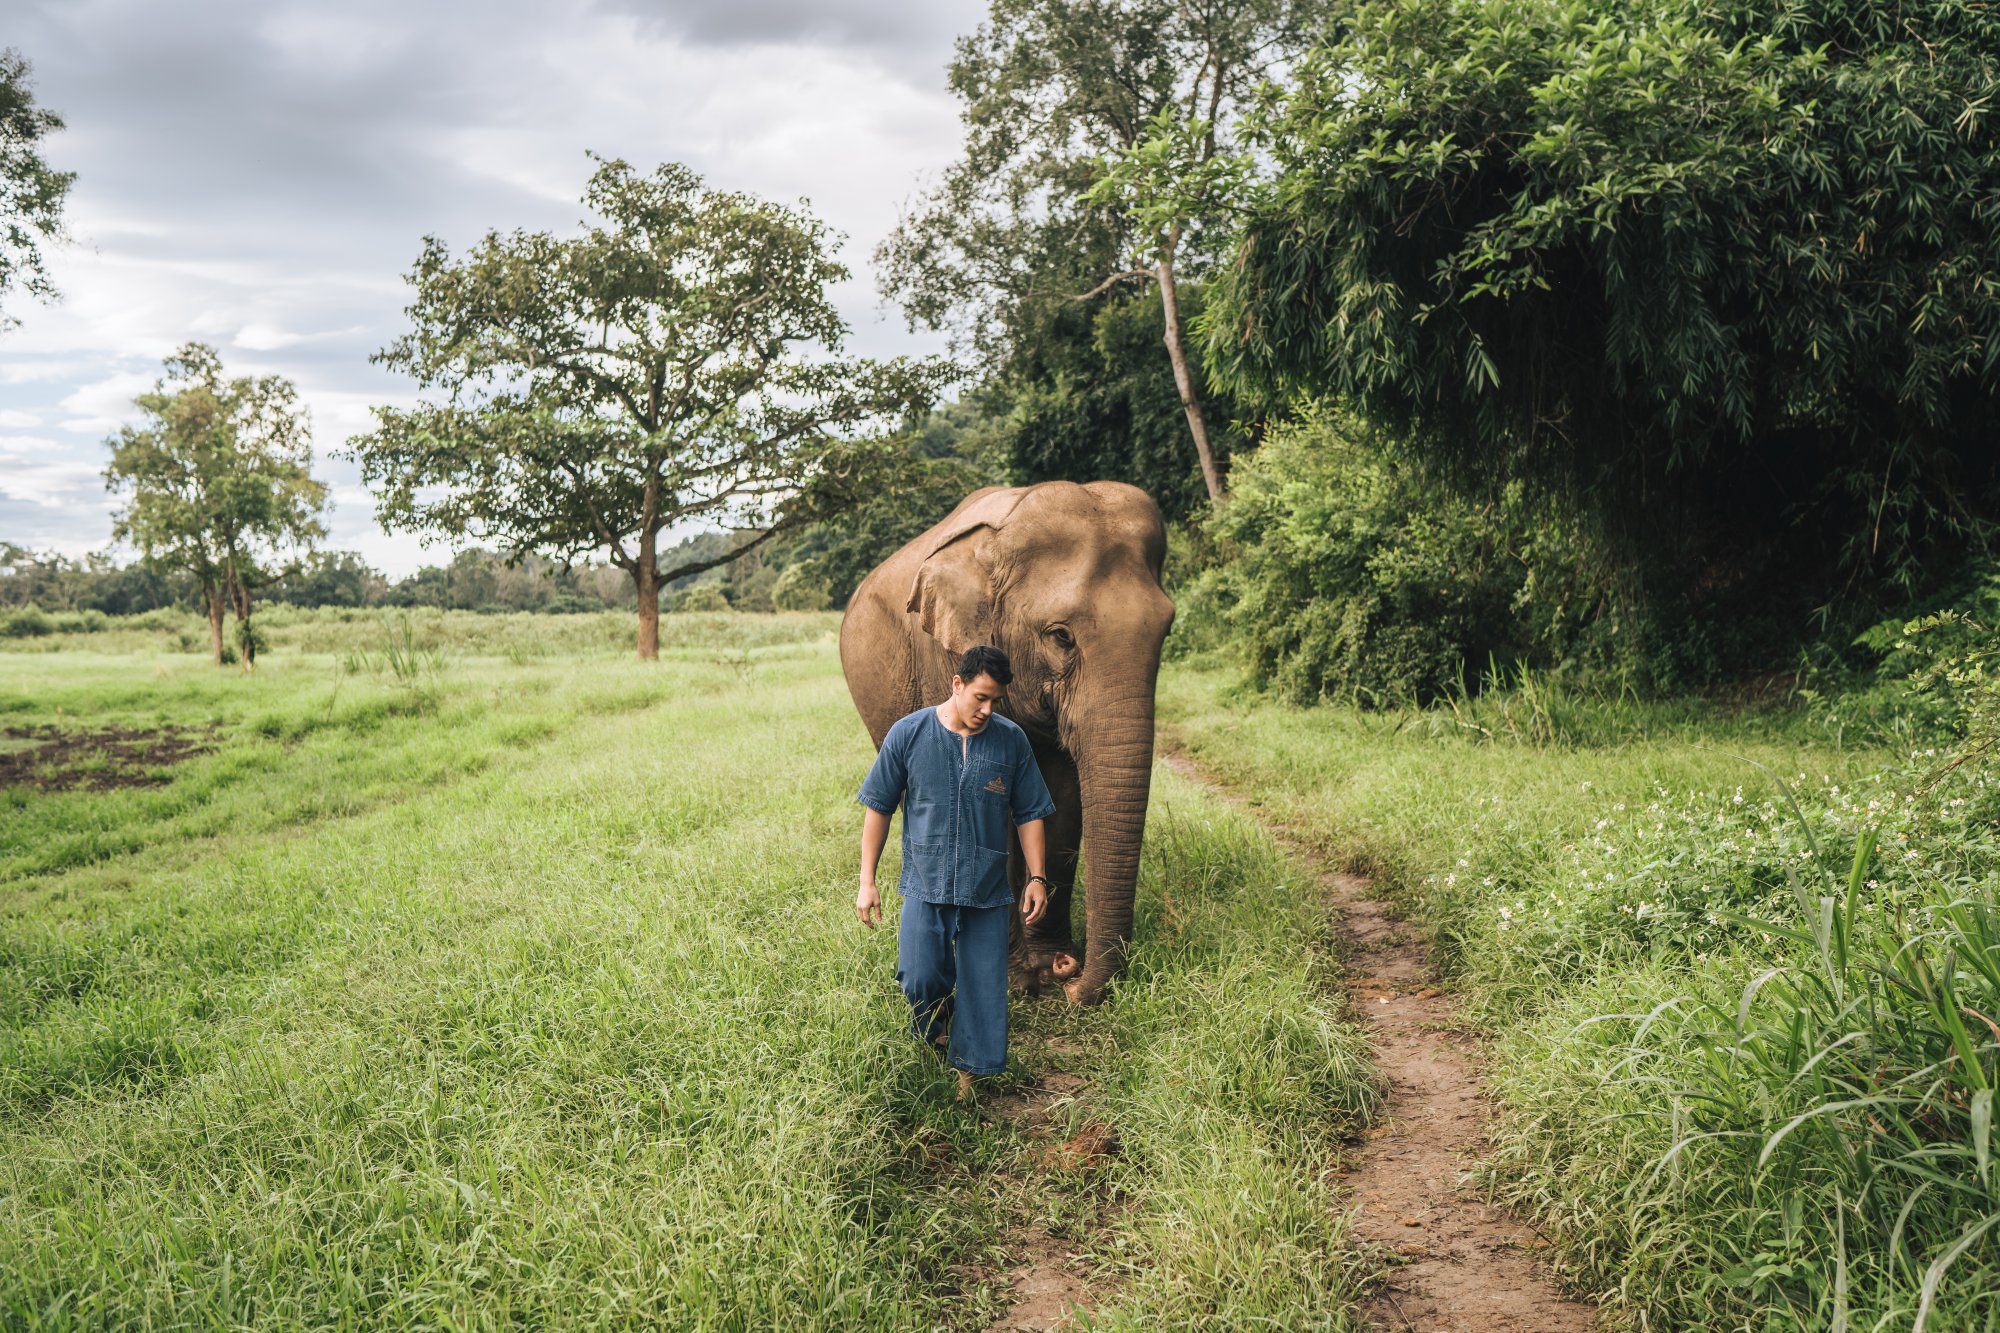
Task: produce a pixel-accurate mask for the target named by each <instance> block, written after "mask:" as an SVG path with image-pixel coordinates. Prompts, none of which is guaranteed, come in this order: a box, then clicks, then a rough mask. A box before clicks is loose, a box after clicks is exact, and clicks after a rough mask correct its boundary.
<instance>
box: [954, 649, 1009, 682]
mask: <svg viewBox="0 0 2000 1333" xmlns="http://www.w3.org/2000/svg"><path fill="white" fill-rule="evenodd" d="M981 676H991V677H993V680H994V683H995V684H999V685H1005V684H1007V683H1008V682H1009V681H1011V680H1013V679H1014V668H1013V667H1011V666H1009V665H1008V664H1007V654H1005V653H1003V652H1001V651H1000V650H999V649H998V648H995V647H994V646H993V645H992V644H990V643H982V644H979V645H977V646H976V647H972V648H967V649H966V650H965V656H963V657H961V658H959V659H958V678H959V679H960V680H962V681H964V682H965V683H966V684H968V685H970V684H971V683H972V682H973V681H975V680H978V679H979V678H980V677H981Z"/></svg>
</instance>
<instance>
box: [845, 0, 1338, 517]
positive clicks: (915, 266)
mask: <svg viewBox="0 0 2000 1333" xmlns="http://www.w3.org/2000/svg"><path fill="white" fill-rule="evenodd" d="M1325 8H1326V5H1325V4H1323V3H1312V2H1311V0H994V4H993V8H992V13H991V18H990V20H989V22H988V23H986V24H985V25H983V26H982V27H981V28H980V29H979V31H978V32H977V33H975V34H973V35H972V36H970V37H966V38H962V39H960V41H959V43H958V51H957V56H956V58H955V59H954V60H953V62H952V65H951V71H950V81H951V87H952V90H953V91H954V92H955V93H957V94H958V96H959V97H960V98H961V99H962V100H963V102H964V103H965V110H964V113H963V115H964V120H965V125H966V147H965V155H964V157H963V158H961V159H960V160H959V161H958V162H956V163H954V164H953V165H952V166H951V167H950V168H949V169H947V171H946V172H945V174H944V177H943V179H942V180H941V182H940V183H939V185H938V186H937V188H936V189H934V190H933V191H931V193H930V194H929V195H928V196H926V197H925V198H924V199H923V200H922V201H921V202H920V204H919V206H918V207H917V209H916V210H915V211H914V212H912V213H911V214H909V215H908V216H906V217H905V218H904V219H903V220H902V222H901V224H900V225H899V226H898V228H897V230H896V231H895V233H894V234H893V235H891V236H890V238H889V239H888V240H887V241H885V242H884V243H883V245H882V248H881V250H880V251H879V253H878V259H879V261H880V263H881V266H882V270H883V275H884V276H883V284H884V288H885V290H886V291H887V292H888V294H889V295H890V296H891V297H893V298H894V299H896V300H898V301H899V302H901V304H902V305H903V307H904V310H905V311H906V313H907V314H908V316H909V318H910V320H911V322H912V324H913V325H924V326H928V327H931V328H949V329H951V330H953V333H954V337H955V338H956V339H957V341H958V344H959V345H960V346H961V347H967V348H971V349H974V350H976V351H977V352H979V353H980V354H981V355H982V357H983V359H984V361H985V363H986V368H987V370H988V373H989V375H995V376H1004V375H1005V374H1006V372H1007V371H1008V370H1009V369H1010V368H1016V367H1015V363H1016V361H1017V359H1018V358H1020V357H1022V356H1025V355H1029V354H1031V352H1032V349H1033V347H1034V346H1035V344H1036V342H1037V341H1038V339H1037V335H1038V333H1039V332H1040V331H1041V330H1042V328H1044V327H1045V326H1046V325H1047V324H1049V323H1050V322H1051V321H1055V320H1059V319H1060V318H1061V317H1062V313H1063V311H1064V308H1065V307H1066V306H1069V305H1071V304H1073V303H1075V302H1078V301H1089V300H1094V299H1097V298H1100V297H1103V296H1106V295H1107V294H1111V293H1116V292H1129V291H1130V290H1132V289H1133V285H1134V284H1143V283H1146V282H1152V283H1154V284H1156V285H1157V287H1158V290H1159V293H1160V297H1161V300H1160V303H1159V307H1158V308H1159V311H1160V314H1161V320H1162V323H1161V339H1162V341H1163V343H1164V344H1165V347H1166V351H1167V356H1168V360H1169V363H1170V364H1171V367H1172V370H1173V375H1174V381H1175V384H1176V387H1177V390H1178V394H1179V398H1180V403H1181V407H1182V411H1183V414H1184V415H1185V417H1186V421H1187V429H1188V434H1189V437H1190V438H1191V440H1192V441H1193V444H1194V448H1195V454H1196V457H1197V459H1198V461H1199V464H1200V467H1201V472H1202V477H1203V481H1204V484H1205V487H1206V489H1207V492H1208V495H1209V497H1210V498H1211V499H1214V498H1219V497H1220V495H1221V494H1222V485H1223V483H1222V475H1221V469H1220V466H1219V464H1218V461H1217V458H1216V451H1215V449H1214V448H1213V446H1212V444H1211V442H1210V438H1209V436H1210V431H1209V426H1208V422H1207V415H1206V412H1205V411H1204V408H1203V404H1202V391H1201V386H1200V384H1198V382H1197V376H1198V372H1197V370H1196V368H1194V367H1192V366H1191V365H1190V363H1189V360H1188V358H1187V355H1186V353H1185V350H1184V339H1183V332H1182V318H1181V309H1180V306H1181V291H1182V285H1183V284H1184V282H1185V281H1186V280H1187V278H1188V276H1189V275H1190V273H1192V274H1193V275H1194V276H1197V277H1198V276H1199V275H1200V274H1201V273H1202V272H1203V271H1204V269H1205V267H1206V263H1207V261H1208V259H1209V257H1210V256H1211V254H1212V253H1213V250H1212V246H1211V245H1210V244H1209V239H1208V229H1207V227H1206V226H1205V217H1204V215H1203V214H1202V213H1200V212H1199V211H1193V210H1188V209H1183V210H1182V211H1181V212H1179V213H1178V214H1176V215H1175V216H1172V217H1167V216H1164V215H1163V214H1162V212H1161V211H1160V209H1159V204H1160V202H1161V201H1162V199H1163V197H1164V196H1163V195H1161V194H1160V193H1159V192H1156V191H1155V192H1147V191H1144V190H1142V189H1141V188H1140V186H1141V183H1142V182H1141V180H1140V179H1139V177H1138V176H1137V175H1136V174H1135V173H1133V172H1129V171H1128V172H1127V173H1125V174H1124V176H1123V177H1122V178H1121V179H1120V180H1118V181H1117V182H1114V186H1115V188H1106V189H1099V190H1094V189H1093V187H1095V186H1098V185H1100V184H1101V183H1103V182H1104V181H1105V180H1106V177H1107V175H1108V174H1112V169H1111V167H1109V166H1108V165H1107V163H1109V162H1126V161H1128V160H1134V158H1135V155H1136V160H1140V161H1146V160H1150V159H1148V157H1147V150H1148V145H1154V144H1160V145H1166V146H1167V147H1168V148H1169V149H1171V150H1172V151H1174V152H1177V153H1184V154H1186V155H1188V156H1189V157H1190V158H1191V161H1192V164H1193V165H1194V166H1195V167H1196V168H1197V169H1198V170H1197V173H1196V174H1197V175H1199V174H1200V173H1202V172H1205V171H1207V169H1208V168H1209V166H1210V164H1211V163H1215V164H1218V165H1225V164H1227V163H1228V161H1229V159H1228V154H1227V151H1226V150H1227V149H1228V147H1229V143H1230V136H1229V127H1230V125H1231V123H1232V122H1233V120H1234V118H1235V116H1236V115H1237V114H1238V113H1239V112H1240V110H1241V109H1242V107H1243V106H1244V105H1245V103H1246V101H1247V99H1248V98H1249V96H1250V94H1251V93H1252V91H1253V90H1254V89H1255V87H1256V86H1257V84H1258V83H1259V82H1260V81H1261V80H1262V79H1264V78H1265V77H1266V76H1267V74H1268V73H1270V72H1271V71H1272V70H1273V69H1274V68H1276V67H1277V65H1278V64H1279V63H1281V62H1283V61H1285V60H1287V59H1289V58H1291V57H1293V56H1296V55H1297V54H1298V53H1299V52H1300V51H1302V50H1303V49H1304V47H1305V46H1306V44H1307V42H1308V41H1309V40H1310V39H1311V37H1312V35H1313V31H1314V29H1315V27H1316V19H1317V16H1318V15H1319V13H1320V12H1321V11H1323V10H1324V9H1325ZM1157 151H1158V150H1157V149H1156V150H1154V155H1155V156H1157ZM1179 198H1180V200H1181V202H1182V203H1187V202H1189V196H1188V195H1187V194H1186V193H1185V192H1183V193H1182V194H1181V195H1180V196H1179ZM1142 205H1143V206H1142Z"/></svg>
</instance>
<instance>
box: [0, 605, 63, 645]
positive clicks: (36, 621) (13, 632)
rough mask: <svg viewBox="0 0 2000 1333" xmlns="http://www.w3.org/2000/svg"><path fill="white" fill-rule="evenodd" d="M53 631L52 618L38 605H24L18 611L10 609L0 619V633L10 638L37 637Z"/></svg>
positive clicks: (53, 622)
mask: <svg viewBox="0 0 2000 1333" xmlns="http://www.w3.org/2000/svg"><path fill="white" fill-rule="evenodd" d="M55 632H56V622H55V620H54V618H53V617H51V616H50V615H49V613H48V612H46V611H44V610H42V608H40V607H39V606H24V607H22V608H21V609H20V610H18V611H10V612H9V613H8V614H7V616H6V618H5V619H4V620H0V634H4V635H6V636H7V637H8V638H10V639H38V638H40V637H42V636H43V635H44V634H53V633H55Z"/></svg>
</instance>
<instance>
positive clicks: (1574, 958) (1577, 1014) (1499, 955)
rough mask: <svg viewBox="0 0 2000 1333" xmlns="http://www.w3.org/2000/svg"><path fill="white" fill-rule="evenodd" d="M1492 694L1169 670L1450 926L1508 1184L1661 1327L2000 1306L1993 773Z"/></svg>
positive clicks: (1212, 740) (1324, 830) (1584, 1272)
mask: <svg viewBox="0 0 2000 1333" xmlns="http://www.w3.org/2000/svg"><path fill="white" fill-rule="evenodd" d="M1480 706H1481V707H1482V708H1485V709H1488V710H1491V711H1487V712H1485V713H1482V714H1478V715H1474V716H1472V717H1468V718H1467V719H1466V720H1475V717H1476V720H1477V721H1478V722H1479V723H1480V726H1478V727H1462V726H1458V725H1455V723H1456V721H1457V719H1454V718H1451V717H1449V709H1446V710H1445V714H1446V716H1443V717H1440V716H1438V715H1436V714H1433V715H1431V716H1429V717H1427V718H1424V719H1419V720H1418V722H1419V725H1414V726H1413V725H1412V724H1411V719H1410V718H1407V717H1406V718H1403V719H1383V718H1378V717H1369V716H1366V715H1359V714H1355V713H1353V712H1351V711H1348V710H1343V709H1330V708H1329V709H1318V710H1303V711H1302V710H1297V709H1290V708H1284V707H1279V706H1274V705H1273V704H1271V703H1269V702H1268V701H1266V700H1263V699H1261V698H1259V697H1258V696H1255V695H1250V694H1245V693H1242V692H1240V691H1237V690H1235V689H1234V688H1233V687H1232V686H1231V684H1230V680H1229V678H1228V677H1227V676H1225V675H1221V674H1216V673H1206V672H1186V673H1182V674H1179V675H1177V676H1175V677H1172V678H1170V679H1169V681H1168V682H1167V686H1166V711H1167V714H1168V717H1169V719H1170V721H1171V724H1172V725H1173V726H1174V727H1175V729H1176V730H1177V731H1178V732H1179V733H1180V735H1181V736H1182V738H1183V740H1184V742H1185V743H1186V744H1188V745H1189V746H1190V748H1192V749H1193V750H1194V751H1195V752H1196V753H1197V755H1199V756H1200V757H1201V758H1202V760H1203V761H1204V762H1205V763H1207V764H1210V765H1211V766H1214V767H1216V768H1218V769H1220V770H1221V771H1223V772H1224V773H1225V774H1227V775H1228V776H1229V777H1230V778H1231V779H1232V780H1233V781H1236V782H1238V783H1240V784H1242V785H1243V786H1245V787H1246V788H1249V789H1252V790H1256V791H1258V792H1259V793H1260V794H1261V796H1262V798H1263V800H1264V801H1265V802H1266V804H1267V805H1268V806H1269V807H1270V808H1271V809H1272V811H1273V813H1274V814H1276V815H1277V816H1278V817H1279V818H1281V819H1283V820H1285V821H1286V822H1287V823H1289V824H1291V825H1292V826H1293V827H1294V828H1296V829H1298V830H1299V831H1300V833H1301V834H1302V835H1303V836H1305V837H1307V838H1308V839H1309V840H1311V841H1313V842H1314V843H1316V844H1317V845H1319V846H1320V847H1321V848H1322V849H1324V850H1325V851H1326V852H1327V853H1328V854H1329V855H1331V856H1332V857H1333V858H1334V859H1336V860H1337V861H1341V862H1345V863H1346V864H1347V865H1349V866H1350V867H1351V868H1355V869H1360V870H1366V871H1370V872H1373V873H1375V874H1376V875H1377V876H1378V881H1379V882H1380V883H1381V884H1382V885H1383V886H1384V888H1385V889H1387V890H1388V891H1389V892H1390V893H1391V894H1392V895H1394V896H1396V897H1397V898H1399V899H1400V900H1401V901H1402V902H1403V903H1404V904H1405V905H1406V906H1407V907H1409V908H1410V909H1411V910H1412V911H1413V912H1414V913H1415V914H1416V915H1417V917H1418V920H1419V922H1420V923H1421V924H1422V925H1423V927H1424V928H1425V929H1427V930H1428V931H1430V932H1431V933H1432V934H1433V936H1434V938H1435V939H1436V940H1437V941H1438V942H1439V944H1440V945H1441V946H1442V949H1441V951H1440V954H1439V956H1440V957H1441V959H1442V961H1443V962H1444V964H1445V966H1446V967H1447V969H1448V970H1450V971H1451V972H1452V973H1453V974H1454V975H1455V976H1457V977H1458V979H1459V980H1460V981H1461V983H1462V984H1464V985H1465V986H1466V987H1467V988H1468V990H1469V993H1470V995H1471V997H1472V998H1473V1000H1474V1002H1475V1006H1476V1010H1475V1011H1476V1013H1477V1014H1478V1015H1479V1016H1480V1018H1481V1019H1482V1021H1483V1022H1484V1023H1485V1024H1486V1025H1487V1026H1488V1027H1489V1030H1490V1031H1491V1032H1492V1034H1493V1035H1494V1037H1495V1039H1496V1046H1495V1055H1494V1059H1493V1060H1492V1062H1491V1066H1490V1074H1491V1078H1492V1081H1493V1084H1494V1087H1495V1090H1496V1092H1497V1093H1498V1094H1499V1096H1500V1099H1501V1102H1502V1106H1503V1111H1504V1113H1503V1115H1502V1116H1501V1118H1500V1120H1499V1122H1498V1124H1497V1125H1496V1127H1495V1131H1494V1139H1495V1144H1496V1154H1495V1158H1494V1162H1493V1167H1492V1171H1491V1180H1492V1183H1493V1185H1494V1187H1495V1188H1496V1190H1498V1191H1499V1192H1500V1193H1501V1194H1502V1195H1503V1196H1504V1197H1506V1198H1507V1199H1509V1200H1510V1201H1511V1202H1513V1203H1515V1204H1516V1205H1517V1206H1520V1207H1522V1208H1523V1209H1524V1210H1526V1211H1528V1212H1530V1213H1532V1214H1534V1215H1536V1216H1538V1217H1539V1218H1541V1219H1542V1220H1543V1221H1544V1222H1545V1223H1546V1224H1547V1226H1548V1228H1549V1229H1550V1231H1551V1233H1552V1234H1553V1235H1554V1237H1555V1238H1556V1239H1557V1241H1558V1247H1557V1251H1556V1255H1557V1258H1558V1259H1559V1261H1560V1262H1561V1264H1562V1265H1563V1266H1564V1267H1565V1268H1566V1270H1567V1272H1568V1273H1569V1274H1570V1276H1571V1277H1572V1279H1573V1280H1574V1281H1575V1282H1576V1283H1577V1285H1578V1286H1579V1287H1581V1288H1582V1289H1584V1290H1586V1291H1588V1292H1590V1293H1591V1294H1594V1295H1597V1296H1599V1297H1601V1298H1602V1299H1604V1300H1605V1301H1606V1302H1607V1303H1608V1304H1609V1305H1610V1306H1612V1307H1613V1308H1615V1309H1616V1310H1618V1311H1620V1312H1621V1313H1622V1314H1623V1315H1624V1316H1626V1317H1628V1318H1630V1319H1631V1320H1632V1321H1633V1322H1635V1323H1636V1324H1638V1325H1639V1326H1640V1327H1642V1328H1646V1329H1649V1330H1650V1329H1661V1330H1665V1329H1690V1328H1717V1329H1737V1328H1755V1329H1765V1328H1770V1329H1778V1328H1786V1329H1790V1328H1853V1329H1863V1328H1868V1329H1873V1328H1892V1327H1903V1328H1907V1327H1911V1326H1912V1325H1914V1324H1915V1323H1916V1322H1917V1321H1918V1320H1920V1319H1921V1320H1923V1321H1924V1323H1925V1325H1926V1327H1928V1328H1931V1329H1940V1328H1952V1329H1958V1328H1981V1327H1988V1326H1990V1325H1992V1324H1995V1323H2000V1302H1997V1301H1996V1293H2000V1271H1996V1270H2000V1225H1996V1221H1997V1220H2000V1193H1996V1188H1995V1187H1996V1163H1995V1161H1994V1158H1995V1153H1996V1145H1995V1143H1994V1141H1993V1138H1992V1129H1993V1123H1992V1122H1993V1105H1992V1104H1993V1091H1994V1090H1995V1088H1996V1086H2000V781H1996V779H1995V777H1994V775H1993V774H1992V772H1991V771H1990V770H1988V771H1983V772H1969V771H1966V770H1965V769H1959V770H1955V771H1953V772H1951V773H1949V774H1946V775H1945V776H1944V777H1943V779H1942V780H1939V779H1938V778H1937V777H1936V772H1935V771H1936V769H1937V767H1938V765H1937V758H1936V755H1935V752H1929V753H1926V752H1923V751H1917V752H1907V751H1906V752H1904V753H1901V754H1898V753H1894V752H1891V751H1887V750H1884V749H1882V748H1880V747H1878V746H1875V745H1868V746H1860V747H1853V748H1847V747H1836V746H1835V745H1833V744H1831V743H1830V742H1831V741H1832V740H1833V739H1834V738H1835V732H1833V731H1830V730H1828V729H1826V728H1823V727H1821V726H1820V725H1819V723H1818V716H1819V715H1818V714H1816V713H1815V712H1812V711H1806V710H1801V711H1799V712H1797V713H1793V714H1790V715H1788V716H1779V717H1759V716H1755V715H1749V716H1744V715H1739V714H1737V713H1735V712H1733V711H1730V710H1724V709H1718V708H1714V707H1710V706H1700V705H1692V704H1683V705H1679V706H1676V707H1675V708H1673V709H1669V710H1655V709H1652V708H1651V707H1650V706H1642V705H1636V704H1633V703H1630V702H1622V703H1620V702H1612V703H1609V704H1606V705H1604V706H1603V707H1604V711H1601V712H1600V713H1598V714H1597V715H1596V716H1595V717H1594V718H1586V719H1584V720H1582V721H1574V720H1572V721H1567V722H1565V721H1563V720H1561V715H1560V714H1558V713H1554V712H1550V713H1549V716H1550V717H1551V718H1554V719H1556V724H1555V731H1556V732H1557V733H1558V734H1553V735H1552V734H1550V732H1549V731H1548V730H1547V729H1542V730H1541V731H1540V732H1539V734H1538V732H1537V727H1536V726H1535V725H1530V724H1527V723H1526V722H1525V721H1524V722H1523V724H1522V725H1520V726H1517V727H1516V728H1513V729H1512V730H1511V731H1510V730H1509V729H1506V728H1503V727H1495V726H1493V725H1491V722H1492V720H1493V719H1495V718H1496V717H1505V716H1506V711H1505V710H1506V709H1507V708H1510V707H1511V708H1517V709H1521V710H1527V712H1525V713H1520V714H1517V716H1520V717H1523V718H1525V717H1526V716H1528V715H1530V714H1532V713H1533V711H1534V705H1532V704H1531V703H1529V702H1527V701H1516V702H1514V703H1511V704H1510V703H1508V702H1506V701H1504V700H1502V699H1498V698H1491V697H1487V696H1482V697H1481V699H1480ZM1621 710H1624V711H1625V712H1626V714H1627V716H1628V720H1630V721H1631V722H1632V723H1633V724H1634V725H1633V726H1632V728H1631V730H1630V731H1629V732H1628V733H1627V735H1626V736H1625V738H1623V739H1622V740H1620V738H1619V737H1618V736H1617V735H1616V733H1615V731H1614V730H1609V729H1606V730H1598V728H1600V727H1602V726H1604V724H1605V722H1606V721H1607V719H1610V718H1615V717H1616V716H1618V714H1619V712H1620V711H1621ZM1704 710H1705V711H1704ZM1482 728H1483V729H1482ZM1870 734H1874V735H1892V734H1894V730H1893V728H1888V729H1880V728H1877V729H1871V733H1870ZM1841 735H1842V738H1843V739H1846V740H1850V741H1851V739H1852V736H1853V731H1852V730H1849V729H1844V728H1843V729H1842V731H1841ZM1746 758H1747V759H1749V760H1751V761H1752V762H1751V763H1745V759H1746ZM1760 768H1761V769H1762V770H1763V771H1761V772H1760V771H1759V769H1760ZM1778 774H1783V775H1785V777H1784V780H1783V781H1782V782H1779V781H1778V780H1777V779H1776V775H1778Z"/></svg>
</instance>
